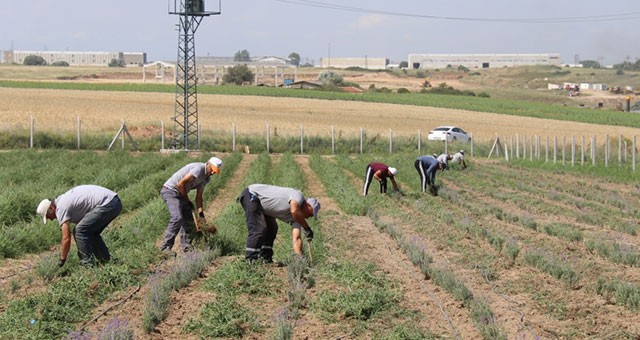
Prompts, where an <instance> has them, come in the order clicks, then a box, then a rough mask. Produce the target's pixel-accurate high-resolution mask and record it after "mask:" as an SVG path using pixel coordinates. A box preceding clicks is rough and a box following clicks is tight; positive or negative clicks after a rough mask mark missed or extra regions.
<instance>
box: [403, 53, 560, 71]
mask: <svg viewBox="0 0 640 340" xmlns="http://www.w3.org/2000/svg"><path fill="white" fill-rule="evenodd" d="M407 60H408V64H409V68H411V69H415V70H419V69H435V68H446V67H447V66H451V67H458V66H464V67H467V68H496V67H515V66H533V65H554V66H560V64H561V63H560V54H409V57H408V59H407Z"/></svg>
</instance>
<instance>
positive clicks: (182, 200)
mask: <svg viewBox="0 0 640 340" xmlns="http://www.w3.org/2000/svg"><path fill="white" fill-rule="evenodd" d="M222 164H223V163H222V160H221V159H220V158H217V157H211V158H210V159H209V160H208V161H207V162H205V163H189V164H187V165H185V166H183V167H182V168H181V169H180V170H178V171H176V172H175V173H174V174H173V175H172V176H171V177H169V179H168V180H167V181H166V182H165V183H164V185H163V186H162V189H161V190H160V195H161V196H162V199H163V200H164V202H165V203H166V204H167V208H168V209H169V216H170V217H169V224H168V225H167V229H166V231H165V233H164V240H163V241H162V245H160V250H161V251H163V252H172V250H171V248H173V244H174V243H175V239H176V236H177V235H178V233H180V247H181V249H182V251H188V250H189V246H190V244H191V240H190V238H189V235H188V234H189V233H191V232H192V231H193V230H192V228H191V224H192V223H193V217H192V211H193V210H195V209H198V210H197V213H198V218H199V220H200V223H201V225H204V224H206V220H205V217H204V209H203V204H202V193H203V192H204V187H205V186H206V185H207V183H209V181H210V180H211V176H212V175H213V174H220V171H221V168H222ZM193 189H196V204H195V205H194V204H193V203H192V202H191V200H190V199H189V191H191V190H193ZM174 255H175V254H174Z"/></svg>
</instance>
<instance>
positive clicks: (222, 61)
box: [196, 56, 295, 67]
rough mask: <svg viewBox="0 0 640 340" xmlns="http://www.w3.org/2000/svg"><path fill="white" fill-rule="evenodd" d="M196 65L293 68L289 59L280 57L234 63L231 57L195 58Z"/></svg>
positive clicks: (256, 58) (259, 58)
mask: <svg viewBox="0 0 640 340" xmlns="http://www.w3.org/2000/svg"><path fill="white" fill-rule="evenodd" d="M196 64H197V65H203V66H223V67H232V66H236V65H247V66H273V67H295V65H294V64H292V61H291V59H289V58H282V57H273V56H267V57H254V58H251V60H249V61H236V60H234V58H233V57H209V56H208V57H196Z"/></svg>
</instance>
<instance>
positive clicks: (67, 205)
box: [36, 185, 122, 267]
mask: <svg viewBox="0 0 640 340" xmlns="http://www.w3.org/2000/svg"><path fill="white" fill-rule="evenodd" d="M121 211H122V203H121V202H120V198H118V194H116V193H115V192H113V191H111V190H109V189H106V188H103V187H101V186H97V185H80V186H77V187H75V188H72V189H71V190H69V191H67V192H65V193H64V194H62V195H60V196H58V197H57V198H56V199H44V200H42V202H40V204H39V205H38V208H37V209H36V212H37V213H38V214H39V215H42V218H43V222H44V223H45V224H46V223H47V220H48V219H49V220H58V223H59V224H60V227H61V230H62V241H61V248H62V249H61V254H60V260H59V261H58V266H60V267H62V266H63V265H64V263H65V262H66V261H67V257H68V255H69V249H70V248H71V235H72V234H73V238H74V239H75V241H76V246H77V247H78V256H79V257H80V262H81V263H82V264H83V265H84V266H91V265H94V264H95V261H96V260H97V261H99V262H101V263H103V262H108V261H109V260H110V259H111V255H110V254H109V248H107V245H106V244H105V243H104V240H103V239H102V236H101V234H102V231H103V230H104V229H105V228H106V227H107V226H108V225H109V223H111V221H113V220H114V219H115V218H116V217H117V216H118V215H119V214H120V212H121ZM72 223H75V224H76V226H75V228H74V229H73V233H72V232H71V224H72Z"/></svg>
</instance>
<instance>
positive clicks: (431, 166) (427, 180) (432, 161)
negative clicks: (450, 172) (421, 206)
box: [414, 155, 445, 194]
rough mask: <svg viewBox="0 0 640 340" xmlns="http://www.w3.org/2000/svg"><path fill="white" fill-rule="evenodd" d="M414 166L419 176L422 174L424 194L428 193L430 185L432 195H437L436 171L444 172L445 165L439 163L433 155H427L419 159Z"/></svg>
mask: <svg viewBox="0 0 640 340" xmlns="http://www.w3.org/2000/svg"><path fill="white" fill-rule="evenodd" d="M414 166H415V167H416V170H417V171H418V174H420V184H421V188H422V192H426V189H427V185H428V186H429V190H430V191H431V193H432V194H434V193H436V192H437V191H436V171H438V170H441V171H442V170H444V169H445V163H444V162H440V161H438V160H437V159H436V158H435V157H433V156H431V155H427V156H420V157H418V159H416V161H415V163H414Z"/></svg>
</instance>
